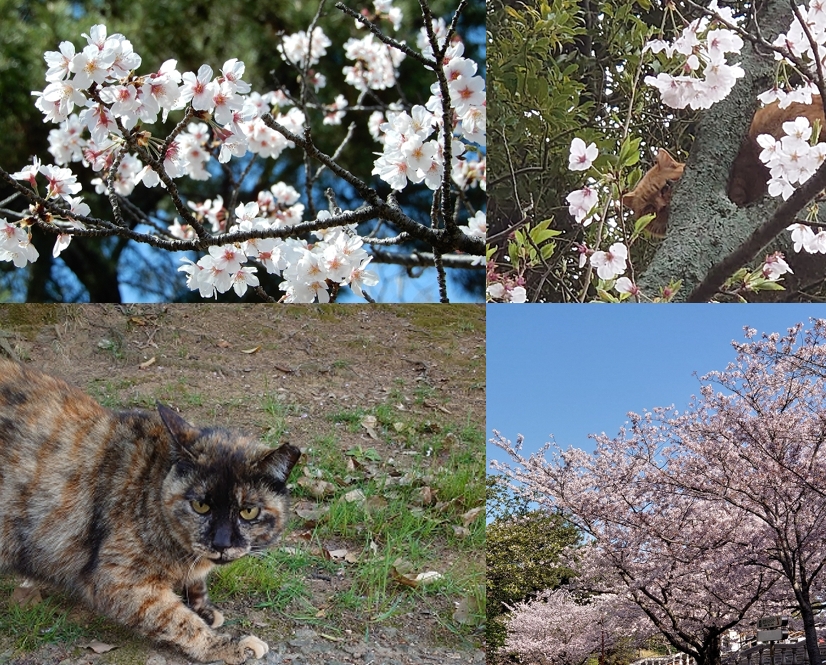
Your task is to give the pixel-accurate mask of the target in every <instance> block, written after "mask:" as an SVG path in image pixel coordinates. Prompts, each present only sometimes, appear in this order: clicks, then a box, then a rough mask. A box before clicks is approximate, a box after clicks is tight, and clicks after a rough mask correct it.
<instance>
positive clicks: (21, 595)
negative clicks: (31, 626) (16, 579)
mask: <svg viewBox="0 0 826 665" xmlns="http://www.w3.org/2000/svg"><path fill="white" fill-rule="evenodd" d="M29 584H31V583H29ZM11 600H12V602H13V603H14V604H15V605H19V606H20V607H32V606H33V605H37V604H38V603H39V602H40V601H42V600H43V597H42V596H41V595H40V589H38V588H37V587H36V586H26V585H25V583H24V585H21V586H19V587H17V588H16V589H15V590H14V593H12V595H11Z"/></svg>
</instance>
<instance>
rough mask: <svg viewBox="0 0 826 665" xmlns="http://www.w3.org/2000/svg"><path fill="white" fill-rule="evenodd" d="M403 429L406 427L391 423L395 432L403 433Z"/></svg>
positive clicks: (401, 423) (401, 424)
mask: <svg viewBox="0 0 826 665" xmlns="http://www.w3.org/2000/svg"><path fill="white" fill-rule="evenodd" d="M405 427H407V425H405V424H404V423H403V422H395V423H393V429H394V430H396V431H397V432H403V431H404V429H405Z"/></svg>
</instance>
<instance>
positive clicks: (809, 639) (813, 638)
mask: <svg viewBox="0 0 826 665" xmlns="http://www.w3.org/2000/svg"><path fill="white" fill-rule="evenodd" d="M795 596H797V604H798V606H799V609H800V618H801V619H802V620H803V632H804V633H805V635H806V654H807V655H808V656H809V665H821V659H820V647H819V646H818V644H817V633H816V632H815V613H814V612H813V611H812V601H811V598H810V597H809V589H808V587H805V588H802V589H800V590H799V591H798V590H797V589H795Z"/></svg>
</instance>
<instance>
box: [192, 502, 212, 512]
mask: <svg viewBox="0 0 826 665" xmlns="http://www.w3.org/2000/svg"><path fill="white" fill-rule="evenodd" d="M189 505H190V506H192V510H194V511H195V512H196V513H198V514H199V515H206V514H207V513H208V512H209V511H210V508H209V506H208V505H207V504H205V503H201V502H200V501H190V502H189Z"/></svg>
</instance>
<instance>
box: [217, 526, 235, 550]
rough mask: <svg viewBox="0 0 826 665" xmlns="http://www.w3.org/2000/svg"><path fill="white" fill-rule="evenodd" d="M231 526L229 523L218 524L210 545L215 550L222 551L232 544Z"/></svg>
mask: <svg viewBox="0 0 826 665" xmlns="http://www.w3.org/2000/svg"><path fill="white" fill-rule="evenodd" d="M231 541H232V527H231V526H230V525H229V524H226V523H223V524H219V525H218V528H217V529H215V534H214V535H213V536H212V547H213V549H214V550H215V551H216V552H223V551H224V550H225V549H228V548H229V547H231V546H232V542H231Z"/></svg>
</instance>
